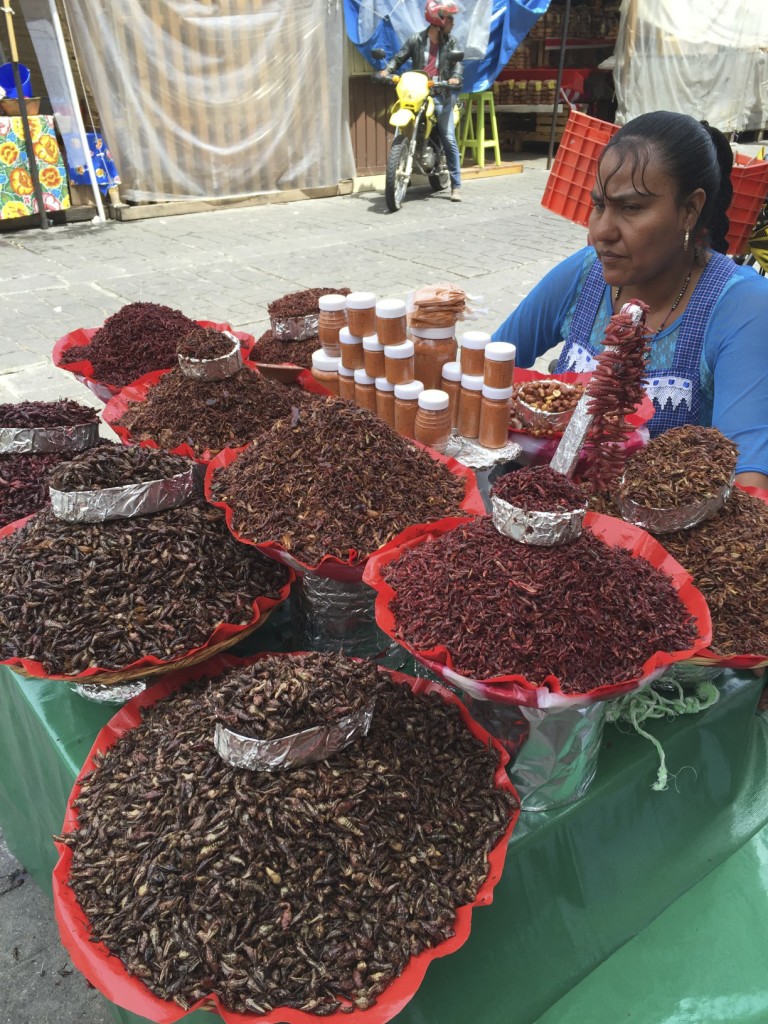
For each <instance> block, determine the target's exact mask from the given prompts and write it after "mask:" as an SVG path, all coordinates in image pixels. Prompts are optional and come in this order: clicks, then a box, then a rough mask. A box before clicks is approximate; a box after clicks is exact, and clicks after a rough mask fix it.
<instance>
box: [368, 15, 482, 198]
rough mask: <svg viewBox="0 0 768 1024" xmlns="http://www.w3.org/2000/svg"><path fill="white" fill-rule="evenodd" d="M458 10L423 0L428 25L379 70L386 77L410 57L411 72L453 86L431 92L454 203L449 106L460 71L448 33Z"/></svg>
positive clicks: (456, 181) (457, 174)
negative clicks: (447, 89)
mask: <svg viewBox="0 0 768 1024" xmlns="http://www.w3.org/2000/svg"><path fill="white" fill-rule="evenodd" d="M458 13H459V6H458V4H456V3H454V2H453V0H427V6H426V8H425V9H424V17H425V18H426V20H427V22H428V27H427V28H425V29H424V30H423V31H422V32H415V33H414V34H413V35H412V36H409V37H408V38H407V39H406V41H405V42H404V43H403V46H402V48H401V49H400V50H399V51H398V52H397V53H396V54H395V56H394V57H392V59H391V60H390V61H389V62H388V63H387V66H386V67H385V68H384V69H383V70H382V71H380V72H379V75H380V76H381V77H382V78H389V76H390V75H393V74H396V72H397V71H398V70H399V69H400V67H401V66H402V65H403V64H405V62H406V61H409V60H410V61H412V62H413V70H414V71H424V72H425V73H426V74H427V75H428V76H429V77H430V78H436V79H439V80H440V81H441V82H448V84H449V85H451V86H453V87H454V89H452V90H449V91H448V92H447V95H438V93H437V92H433V94H432V99H433V102H434V104H435V115H436V116H437V128H438V132H439V133H440V138H441V140H442V143H443V149H444V150H445V159H446V162H447V164H448V172H449V174H450V176H451V199H452V200H453V202H454V203H460V202H461V167H460V160H459V147H458V144H457V142H456V126H455V125H454V123H453V108H454V107H455V105H456V96H457V94H458V90H459V89H460V88H461V80H462V76H463V73H464V65H463V64H462V62H461V61H458V60H453V59H452V58H451V56H450V54H451V51H453V50H458V49H459V44H458V42H457V41H456V40H455V39H454V37H453V36H452V35H451V29H452V28H453V21H454V16H455V15H456V14H458ZM454 90H455V91H454Z"/></svg>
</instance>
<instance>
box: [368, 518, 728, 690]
mask: <svg viewBox="0 0 768 1024" xmlns="http://www.w3.org/2000/svg"><path fill="white" fill-rule="evenodd" d="M466 522H468V520H467V519H466V518H463V519H458V518H456V519H442V520H440V522H437V523H431V524H430V525H428V526H412V527H410V528H409V529H407V530H404V531H403V532H402V533H401V534H400V535H399V536H398V537H395V538H393V540H391V541H390V542H389V544H387V545H386V546H385V547H383V548H381V550H380V551H378V552H377V553H376V554H375V555H372V556H371V558H370V559H369V560H368V565H367V566H366V569H365V573H364V574H363V580H364V582H365V583H367V584H368V585H369V586H371V587H373V588H374V589H375V590H376V623H377V625H378V626H379V628H380V629H382V630H383V631H384V632H385V633H386V634H387V635H388V636H391V637H392V639H393V640H396V641H397V643H399V644H402V645H403V647H405V648H406V649H407V650H409V651H410V652H411V653H412V654H413V655H414V657H416V658H418V659H419V661H420V662H421V663H422V664H423V665H426V667H427V668H429V669H430V670H431V671H432V672H434V673H435V674H436V675H438V676H440V677H441V678H442V679H444V680H445V681H446V682H447V683H449V684H451V685H454V686H458V687H459V688H460V689H461V690H463V691H464V692H465V693H468V694H470V696H472V697H476V698H478V699H479V700H493V701H496V702H497V703H503V704H517V705H521V706H523V707H534V708H549V707H576V706H578V705H584V704H593V703H594V702H595V701H601V700H609V699H610V698H611V697H616V696H619V695H620V694H623V693H628V692H629V691H630V690H636V689H638V688H639V687H640V686H642V685H644V684H645V683H646V682H650V681H651V680H653V679H654V678H655V677H656V676H658V675H659V674H660V673H661V671H662V670H663V669H664V668H666V667H667V666H668V665H671V664H673V663H674V662H677V661H685V660H688V659H689V658H690V657H691V656H692V655H694V654H698V653H699V652H700V651H701V650H703V649H704V648H706V647H707V645H708V644H710V643H711V641H712V621H711V618H710V614H709V608H708V607H707V603H706V601H705V600H704V597H703V596H702V594H701V593H700V592H699V591H698V590H697V589H696V588H695V587H694V585H693V583H692V581H691V577H690V576H689V574H688V573H687V572H686V571H685V569H683V567H682V566H681V565H679V563H678V562H676V561H675V560H674V558H672V556H671V555H670V554H668V552H667V551H665V550H664V548H663V547H662V546H661V544H659V542H658V541H656V540H654V538H653V537H651V535H650V534H648V533H646V532H645V530H641V529H639V527H637V526H632V525H631V524H629V523H625V522H624V521H623V520H621V519H613V518H612V517H610V516H604V515H600V514H599V513H596V512H588V513H587V515H586V516H585V517H584V526H585V527H586V528H587V529H589V530H591V532H592V533H593V534H595V536H596V537H600V538H601V539H602V540H603V541H605V543H606V544H608V545H610V546H611V547H620V548H624V549H625V550H627V551H629V552H630V553H631V554H632V556H633V557H634V558H645V559H646V560H647V561H648V562H650V563H651V565H653V566H654V567H655V568H656V569H660V570H661V571H662V572H664V573H665V574H666V575H667V576H668V577H669V578H670V581H671V583H672V585H673V586H674V588H675V590H677V592H678V596H679V597H680V600H681V601H682V602H683V604H684V605H685V607H686V608H687V610H688V611H689V612H690V613H691V615H693V617H694V619H695V622H696V629H697V638H696V642H695V646H694V647H692V648H690V649H688V650H685V651H675V652H673V653H667V652H661V651H658V652H656V653H655V654H654V655H652V656H651V657H650V658H649V659H648V660H647V661H646V662H645V663H644V665H643V670H642V674H641V675H640V676H636V677H633V678H631V679H625V680H622V681H621V682H618V683H607V684H605V685H603V686H596V687H594V688H593V689H591V690H588V691H587V692H586V693H574V694H568V693H563V690H562V686H561V683H560V680H559V679H558V678H557V676H553V675H550V676H547V678H546V679H545V680H544V682H543V683H541V684H535V683H532V682H530V681H529V680H528V679H527V678H526V677H525V676H523V675H519V674H510V675H504V676H494V677H492V678H490V679H482V680H480V679H473V678H472V677H471V676H465V675H463V674H461V673H460V672H459V671H458V669H457V667H456V665H455V663H454V661H453V658H452V656H451V654H450V652H449V651H448V649H447V648H446V647H443V646H438V647H434V648H432V649H431V650H428V651H420V650H417V649H416V648H415V647H413V646H412V645H411V644H409V643H408V641H407V640H404V639H403V638H402V637H400V636H398V635H397V634H396V632H395V619H394V615H393V613H392V611H391V609H390V602H391V600H392V598H393V597H394V596H395V591H394V590H393V589H392V587H391V586H390V585H389V584H388V583H387V582H386V580H384V578H383V577H382V575H381V570H382V568H383V567H384V566H385V565H388V564H389V563H390V562H394V561H397V559H398V558H400V556H401V554H402V552H403V551H405V550H406V549H408V548H415V547H419V545H421V544H423V543H424V542H425V541H427V540H432V539H434V538H436V537H439V536H441V535H442V534H444V533H449V532H450V531H451V530H453V529H455V528H456V527H457V526H459V525H461V524H462V523H466ZM631 597H632V595H631V594H628V595H627V599H628V600H631Z"/></svg>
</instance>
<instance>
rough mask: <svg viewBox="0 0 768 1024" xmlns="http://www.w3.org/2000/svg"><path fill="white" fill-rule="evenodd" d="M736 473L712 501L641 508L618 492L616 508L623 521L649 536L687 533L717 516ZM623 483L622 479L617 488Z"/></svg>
mask: <svg viewBox="0 0 768 1024" xmlns="http://www.w3.org/2000/svg"><path fill="white" fill-rule="evenodd" d="M735 478H736V474H735V472H734V473H732V474H731V478H730V480H729V481H728V483H727V484H724V485H723V487H721V488H720V490H719V491H718V492H717V494H715V495H713V497H711V498H703V499H702V500H701V501H697V502H694V503H693V504H691V505H681V506H680V507H679V508H649V507H648V506H647V505H640V504H638V502H636V501H633V500H632V499H631V498H626V497H622V495H621V491H619V496H618V505H619V509H620V510H621V515H622V518H623V519H626V520H627V522H628V523H632V524H633V525H635V526H640V527H642V529H644V530H647V531H648V532H649V533H673V532H674V531H675V530H690V529H691V527H692V526H698V525H699V523H704V522H706V521H707V519H711V518H712V517H713V516H716V515H717V513H718V512H719V511H720V510H721V509H722V508H723V507H724V506H725V503H726V502H727V501H728V498H729V497H730V495H731V491H732V490H733V484H734V480H735ZM623 484H624V479H623V478H622V481H621V485H620V487H621V486H622V485H623Z"/></svg>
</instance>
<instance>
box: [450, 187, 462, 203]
mask: <svg viewBox="0 0 768 1024" xmlns="http://www.w3.org/2000/svg"><path fill="white" fill-rule="evenodd" d="M451 202H452V203H460V202H461V189H460V188H452V189H451Z"/></svg>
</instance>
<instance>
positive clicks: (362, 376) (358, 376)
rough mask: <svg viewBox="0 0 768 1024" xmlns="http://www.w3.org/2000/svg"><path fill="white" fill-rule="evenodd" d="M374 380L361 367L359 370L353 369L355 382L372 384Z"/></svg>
mask: <svg viewBox="0 0 768 1024" xmlns="http://www.w3.org/2000/svg"><path fill="white" fill-rule="evenodd" d="M374 383H375V380H374V378H373V377H369V376H368V374H367V373H366V372H365V370H364V369H363V368H362V367H361V368H360V369H359V370H355V384H374Z"/></svg>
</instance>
